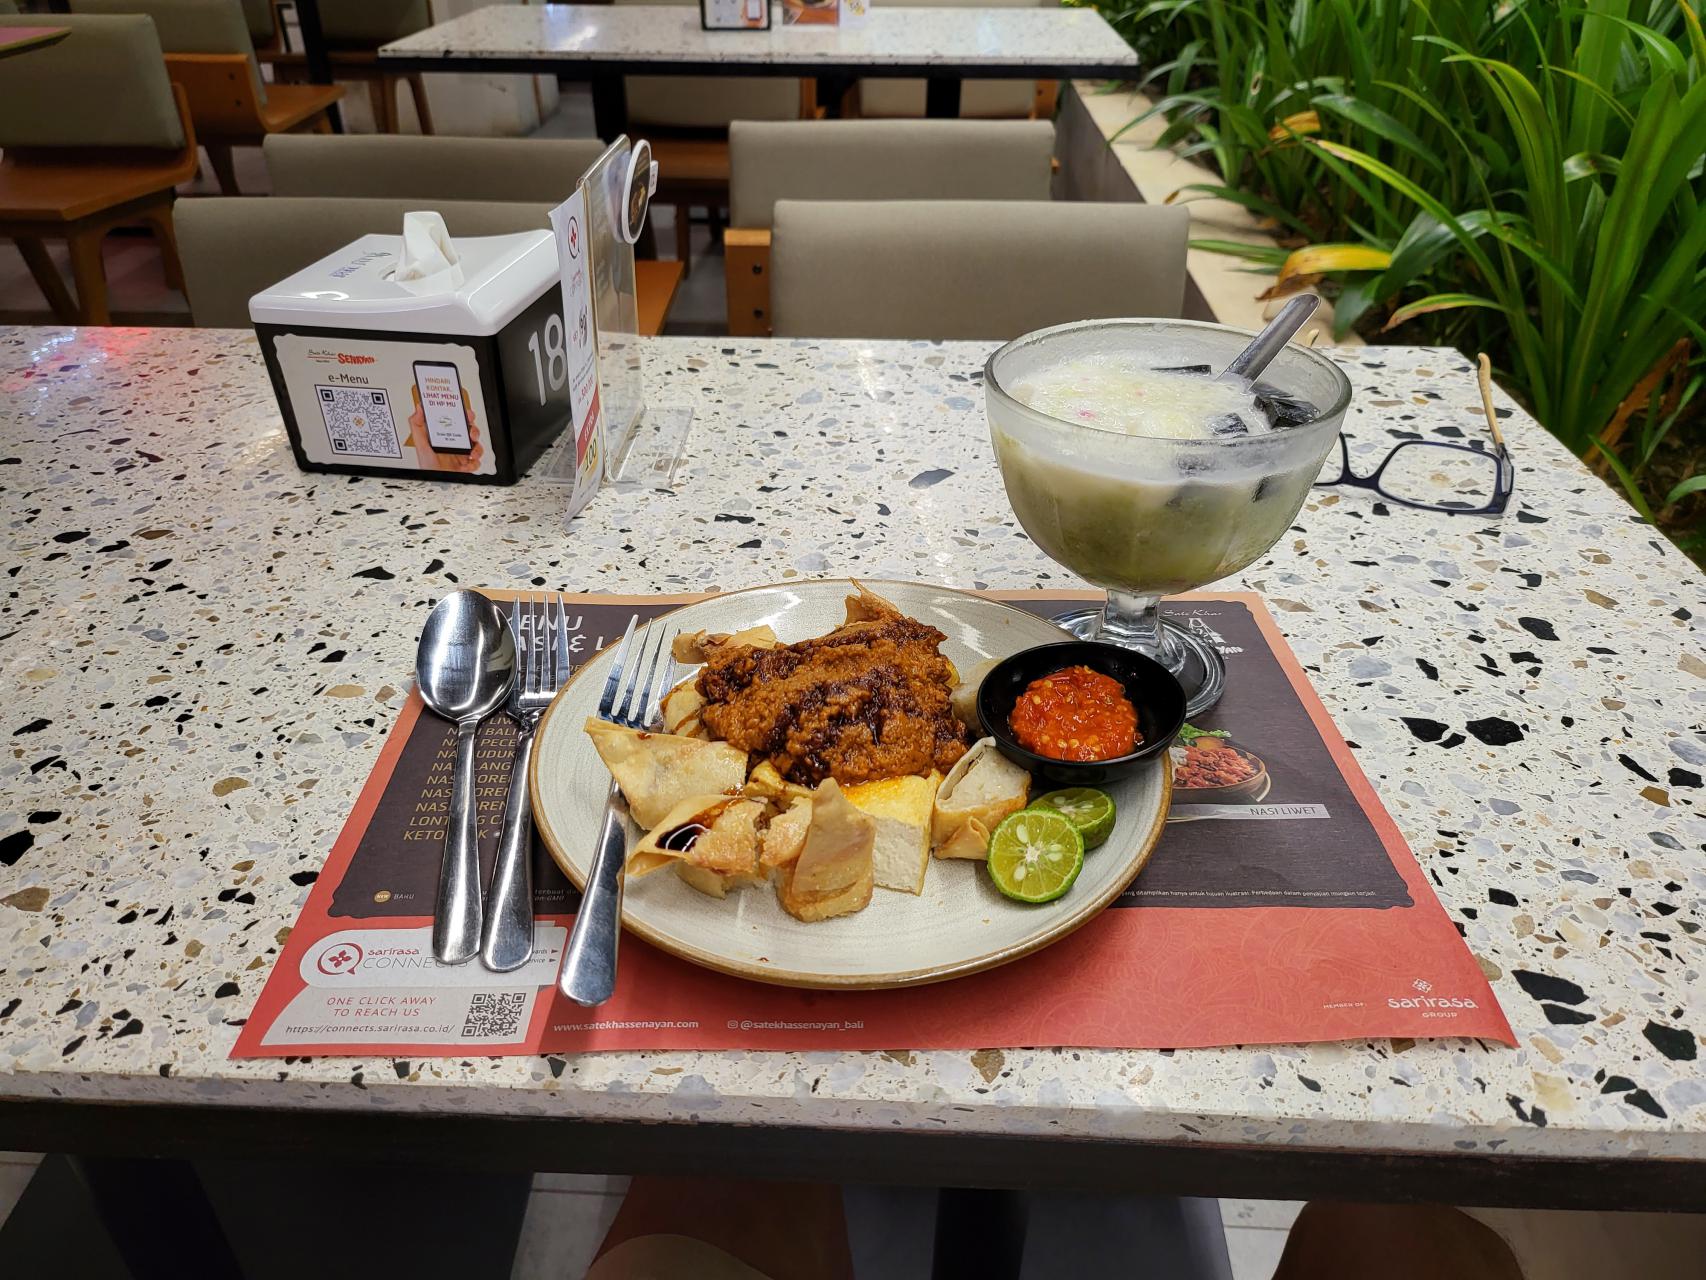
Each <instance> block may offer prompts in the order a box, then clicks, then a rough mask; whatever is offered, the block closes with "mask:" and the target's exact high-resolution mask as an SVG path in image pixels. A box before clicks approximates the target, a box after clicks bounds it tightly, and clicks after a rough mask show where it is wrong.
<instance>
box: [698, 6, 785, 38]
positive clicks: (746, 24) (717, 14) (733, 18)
mask: <svg viewBox="0 0 1706 1280" xmlns="http://www.w3.org/2000/svg"><path fill="white" fill-rule="evenodd" d="M699 25H700V26H701V27H703V28H704V29H705V30H706V31H767V30H769V28H770V0H699Z"/></svg>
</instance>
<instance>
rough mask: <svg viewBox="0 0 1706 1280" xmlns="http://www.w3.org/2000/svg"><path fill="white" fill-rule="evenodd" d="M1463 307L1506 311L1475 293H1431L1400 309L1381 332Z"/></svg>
mask: <svg viewBox="0 0 1706 1280" xmlns="http://www.w3.org/2000/svg"><path fill="white" fill-rule="evenodd" d="M1463 307H1484V308H1486V309H1487V310H1489V311H1503V310H1504V308H1503V307H1501V306H1500V305H1499V304H1498V303H1496V302H1494V301H1493V300H1492V299H1491V298H1483V297H1480V296H1478V295H1477V294H1473V293H1431V294H1429V295H1428V296H1427V297H1425V298H1417V299H1416V300H1415V301H1414V302H1409V303H1406V304H1405V305H1403V306H1401V307H1399V308H1398V309H1397V310H1396V311H1394V312H1393V313H1392V314H1391V316H1390V317H1388V318H1387V321H1386V323H1385V324H1384V325H1382V326H1381V332H1382V333H1385V332H1386V331H1387V330H1388V329H1396V328H1397V327H1398V326H1399V325H1401V324H1403V323H1404V322H1405V321H1406V320H1414V319H1415V318H1416V317H1417V316H1425V315H1429V314H1431V313H1432V312H1435V311H1455V310H1459V309H1461V308H1463Z"/></svg>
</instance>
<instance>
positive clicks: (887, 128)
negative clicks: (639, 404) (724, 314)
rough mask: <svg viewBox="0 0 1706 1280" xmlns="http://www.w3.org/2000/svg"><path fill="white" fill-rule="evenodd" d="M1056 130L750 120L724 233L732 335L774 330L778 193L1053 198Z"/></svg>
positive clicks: (734, 136) (1014, 123)
mask: <svg viewBox="0 0 1706 1280" xmlns="http://www.w3.org/2000/svg"><path fill="white" fill-rule="evenodd" d="M1053 151H1054V127H1053V126H1052V125H1050V124H1047V123H1043V122H1041V121H1034V122H1033V121H1024V120H1011V121H1006V120H1000V121H991V120H824V121H809V120H808V121H794V122H786V123H775V122H763V121H751V120H741V121H736V122H735V124H734V125H732V126H731V127H730V129H729V154H730V159H731V165H730V169H731V178H730V184H729V211H730V216H729V221H730V225H729V228H728V230H726V231H725V232H724V233H723V255H724V288H725V291H726V298H727V302H728V322H729V333H730V334H731V335H732V336H735V337H763V336H765V335H767V334H768V333H769V332H770V249H771V244H770V241H771V226H772V216H773V211H774V209H775V206H776V202H777V201H778V200H1047V199H1048V198H1049V187H1050V181H1051V177H1052V172H1051V169H1052V163H1053V155H1052V153H1053Z"/></svg>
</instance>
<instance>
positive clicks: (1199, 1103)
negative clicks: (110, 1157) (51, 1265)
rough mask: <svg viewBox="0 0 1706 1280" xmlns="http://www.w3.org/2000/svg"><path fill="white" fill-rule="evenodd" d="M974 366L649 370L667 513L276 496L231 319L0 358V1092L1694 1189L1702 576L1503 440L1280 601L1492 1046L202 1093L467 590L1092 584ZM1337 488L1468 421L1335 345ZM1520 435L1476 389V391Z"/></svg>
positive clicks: (1439, 363) (391, 1070)
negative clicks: (1348, 464) (1230, 1157)
mask: <svg viewBox="0 0 1706 1280" xmlns="http://www.w3.org/2000/svg"><path fill="white" fill-rule="evenodd" d="M986 354H987V346H986V345H985V344H975V343H951V344H940V345H931V344H924V343H894V342H890V343H851V342H824V343H812V342H781V341H777V342H758V341H752V340H715V339H669V338H665V339H657V340H653V341H652V342H651V344H650V345H649V347H648V349H647V369H648V378H649V387H650V393H649V394H650V396H651V398H652V401H653V403H656V404H673V405H691V406H692V409H693V414H694V421H693V426H692V431H691V435H690V437H689V440H688V444H687V451H686V454H685V456H684V458H683V461H682V464H681V467H680V470H679V472H678V477H677V481H678V482H677V489H676V492H675V493H674V494H673V495H669V494H657V493H618V492H612V491H606V492H605V493H603V494H601V495H599V496H598V497H597V499H596V500H595V502H594V503H593V505H592V506H591V507H590V508H588V510H587V512H586V513H585V514H583V515H582V516H581V517H580V518H579V519H577V520H576V521H575V522H574V524H573V526H572V527H571V528H570V529H569V530H568V531H567V532H565V530H564V528H563V525H562V522H561V519H560V511H561V508H562V503H563V494H562V491H561V490H560V489H558V488H555V487H552V486H549V485H547V484H544V483H539V482H531V481H529V482H523V483H522V484H520V485H519V486H517V487H514V488H510V489H500V488H485V487H475V486H456V485H433V484H430V483H409V482H398V481H386V480H375V479H367V478H351V477H344V476H328V475H308V474H304V473H302V472H300V471H298V470H297V468H296V466H295V464H294V463H293V461H292V459H291V455H290V453H289V451H288V448H287V445H286V441H285V436H284V431H283V428H282V426H281V424H280V420H279V416H278V413H277V410H276V407H275V405H274V401H273V395H272V391H271V389H270V387H269V385H268V382H267V377H266V373H265V370H264V368H263V366H262V363H261V361H260V358H259V355H258V353H257V350H256V347H255V342H254V339H253V337H252V335H250V334H249V333H247V332H240V331H220V330H182V329H178V330H136V329H130V330H126V329H88V330H81V331H79V330H70V329H39V328H11V329H0V520H3V525H0V539H3V542H0V546H3V551H0V572H3V573H4V579H3V581H4V587H5V591H4V595H3V596H0V644H3V646H4V648H3V653H4V662H5V672H6V694H5V698H6V706H5V711H4V721H3V723H0V737H3V739H4V741H5V742H6V743H7V744H8V751H7V754H6V757H5V759H4V760H3V761H0V1098H14V1099H16V1098H44V1097H58V1098H68V1099H106V1100H123V1101H135V1102H148V1101H162V1102H178V1103H183V1102H199V1103H205V1104H206V1105H208V1106H211V1107H216V1106H222V1105H226V1104H249V1105H255V1106H268V1107H284V1108H343V1109H371V1108H383V1109H385V1110H386V1111H389V1112H391V1113H396V1112H398V1111H401V1110H409V1109H414V1110H418V1111H437V1112H447V1111H457V1112H462V1113H483V1114H511V1115H547V1116H576V1117H597V1118H637V1119H650V1120H666V1121H667V1120H684V1119H689V1118H701V1119H704V1120H717V1119H722V1120H727V1121H738V1122H742V1123H752V1124H759V1125H786V1126H799V1125H804V1126H837V1127H842V1128H854V1129H882V1130H896V1129H900V1130H913V1131H932V1132H940V1131H942V1130H943V1129H952V1130H958V1131H965V1132H983V1133H1000V1134H1007V1135H1032V1134H1036V1135H1043V1134H1047V1135H1051V1136H1080V1137H1103V1138H1121V1139H1148V1140H1158V1141H1164V1142H1186V1143H1195V1142H1218V1143H1241V1144H1299V1145H1306V1146H1314V1147H1349V1148H1357V1149H1362V1150H1375V1151H1412V1152H1415V1151H1444V1152H1452V1151H1468V1152H1500V1153H1506V1154H1531V1155H1559V1156H1564V1155H1570V1156H1577V1155H1582V1156H1586V1155H1596V1156H1609V1157H1617V1156H1637V1155H1649V1156H1674V1157H1685V1158H1688V1159H1691V1160H1701V1159H1706V1069H1703V1065H1702V1062H1701V1060H1700V1058H1699V1056H1698V1040H1697V1037H1699V1036H1700V1035H1702V1034H1706V999H1703V998H1702V981H1701V972H1700V971H1701V959H1702V953H1701V935H1700V928H1701V923H1702V898H1703V890H1706V864H1703V862H1702V858H1701V850H1702V845H1703V843H1706V817H1703V815H1702V812H1701V798H1702V794H1703V793H1702V791H1701V789H1700V788H1701V775H1702V773H1706V736H1703V735H1702V722H1703V720H1706V660H1703V658H1702V654H1701V648H1702V646H1701V643H1700V631H1699V622H1698V617H1697V612H1698V610H1699V609H1700V608H1701V606H1702V603H1703V602H1706V580H1703V579H1702V576H1701V574H1700V573H1699V572H1698V571H1697V570H1696V569H1695V568H1693V567H1692V566H1691V565H1690V564H1689V563H1688V561H1687V560H1685V559H1684V558H1683V556H1682V555H1680V554H1679V553H1678V552H1677V551H1675V550H1674V549H1673V548H1671V547H1670V546H1669V544H1667V543H1666V542H1665V541H1664V539H1662V538H1661V537H1659V536H1658V535H1657V534H1655V533H1654V532H1653V531H1652V530H1650V529H1648V528H1646V527H1645V526H1643V525H1642V524H1640V523H1638V522H1637V520H1636V519H1635V518H1634V516H1633V515H1632V513H1631V511H1630V510H1629V509H1628V508H1627V507H1626V506H1624V505H1623V503H1622V502H1621V501H1620V499H1618V498H1617V497H1616V496H1615V495H1614V494H1613V493H1612V492H1611V491H1610V490H1609V489H1607V488H1606V487H1605V486H1604V485H1603V484H1602V483H1601V482H1600V481H1599V480H1597V479H1595V478H1594V477H1592V476H1591V475H1589V474H1588V473H1587V472H1586V471H1584V470H1583V469H1582V468H1581V467H1580V466H1579V465H1578V464H1577V463H1576V461H1575V460H1574V459H1573V458H1571V457H1570V456H1569V455H1568V454H1567V453H1566V452H1565V451H1564V450H1563V449H1561V448H1560V447H1559V446H1558V445H1556V444H1555V443H1554V442H1553V441H1552V440H1551V438H1550V437H1549V436H1547V435H1546V434H1545V433H1544V432H1543V431H1542V430H1541V429H1540V428H1539V427H1538V426H1536V425H1535V424H1534V423H1532V422H1531V421H1530V420H1529V419H1527V418H1526V417H1525V416H1524V415H1523V414H1521V413H1520V412H1513V413H1512V414H1511V415H1510V416H1509V418H1508V420H1507V422H1506V424H1505V429H1506V431H1507V433H1508V436H1509V441H1510V445H1511V448H1512V451H1513V454H1514V457H1515V459H1516V463H1517V467H1518V481H1517V501H1516V503H1515V505H1513V507H1512V509H1511V510H1510V512H1509V513H1507V514H1506V515H1505V516H1504V517H1503V518H1502V519H1487V518H1452V517H1446V516H1443V515H1438V514H1428V513H1424V512H1417V511H1409V510H1404V509H1396V508H1394V509H1390V510H1388V509H1386V508H1384V507H1382V506H1380V505H1378V504H1376V503H1375V502H1373V501H1372V500H1371V499H1370V498H1369V496H1368V495H1366V494H1361V493H1349V492H1347V493H1346V494H1344V495H1343V496H1341V495H1339V494H1337V493H1331V492H1325V491H1317V494H1316V496H1314V497H1312V498H1311V499H1310V500H1309V502H1308V504H1307V505H1306V507H1305V509H1304V510H1303V511H1302V512H1301V513H1300V515H1299V517H1298V520H1297V522H1296V525H1295V527H1294V529H1293V531H1292V533H1291V534H1290V536H1288V537H1286V538H1285V539H1283V540H1282V541H1281V543H1280V545H1279V546H1277V547H1276V548H1275V549H1274V552H1273V554H1272V555H1271V556H1270V557H1269V558H1267V559H1265V560H1262V561H1260V562H1258V563H1257V564H1255V565H1253V566H1252V567H1251V568H1250V569H1249V570H1248V571H1246V572H1245V573H1244V574H1242V575H1240V576H1239V577H1238V578H1235V579H1231V580H1228V581H1227V583H1226V584H1225V585H1226V586H1227V587H1228V588H1243V589H1249V590H1255V591H1260V592H1263V593H1264V594H1265V595H1266V597H1267V599H1268V602H1269V604H1270V606H1271V607H1272V609H1273V610H1274V612H1275V615H1276V616H1277V618H1278V620H1279V622H1280V625H1281V626H1282V627H1283V628H1284V630H1285V631H1286V633H1287V635H1288V636H1289V638H1290V641H1291V644H1292V645H1293V647H1294V648H1295V649H1296V651H1297V653H1298V656H1299V657H1300V659H1301V660H1302V661H1303V663H1304V664H1305V665H1306V666H1307V667H1308V668H1309V669H1310V671H1311V673H1312V676H1313V678H1314V680H1315V683H1316V687H1317V688H1318V689H1319V690H1320V693H1321V696H1322V698H1323V700H1324V701H1325V702H1326V704H1327V706H1328V708H1329V709H1330V710H1331V712H1332V714H1333V715H1334V717H1335V718H1336V719H1337V721H1338V723H1339V725H1340V726H1341V727H1342V728H1343V730H1344V732H1345V735H1346V736H1347V737H1348V738H1349V739H1350V740H1351V741H1352V743H1353V744H1354V748H1355V750H1356V752H1357V754H1358V757H1359V759H1360V761H1361V763H1362V766H1363V768H1364V769H1365V770H1366V771H1367V773H1368V775H1369V777H1370V778H1371V779H1372V781H1373V782H1374V784H1375V786H1376V787H1377V788H1378V790H1379V792H1380V795H1381V797H1382V799H1383V800H1384V801H1385V803H1386V805H1387V806H1388V807H1389V808H1390V810H1391V812H1392V815H1393V817H1394V818H1395V819H1396V820H1397V822H1398V825H1399V826H1400V828H1402V830H1403V832H1404V834H1405V836H1406V837H1407V838H1408V840H1409V841H1410V844H1411V846H1412V847H1413V848H1414V849H1415V851H1416V854H1417V856H1418V858H1419V859H1420V862H1421V865H1422V867H1423V868H1424V870H1425V871H1426V872H1427V874H1428V875H1429V877H1430V878H1431V879H1432V881H1433V882H1434V884H1435V885H1436V887H1437V890H1438V893H1439V896H1440V899H1441V901H1442V902H1443V903H1444V906H1445V908H1446V910H1447V912H1448V914H1449V915H1450V916H1451V917H1452V919H1454V920H1455V921H1456V922H1457V923H1458V925H1459V927H1460V928H1461V930H1462V931H1463V934H1464V937H1465V939H1466V940H1467V942H1468V945H1469V946H1470V947H1471V948H1472V950H1473V951H1474V954H1475V955H1476V956H1477V957H1478V958H1479V960H1480V963H1481V965H1482V967H1483V969H1484V970H1485V971H1486V972H1487V974H1488V975H1489V977H1490V978H1491V980H1492V982H1493V985H1494V987H1495V989H1496V990H1497V992H1498V995H1499V998H1500V1000H1501V1002H1502V1003H1503V1005H1504V1007H1505V1010H1506V1011H1507V1013H1508V1014H1509V1017H1510V1021H1511V1024H1512V1026H1513V1028H1514V1029H1515V1030H1516V1032H1517V1035H1518V1040H1519V1044H1518V1047H1517V1048H1515V1049H1508V1048H1502V1047H1498V1046H1491V1045H1486V1044H1482V1043H1479V1042H1460V1041H1440V1042H1414V1043H1410V1042H1387V1041H1380V1042H1373V1043H1352V1044H1344V1045H1310V1046H1267V1047H1253V1048H1228V1049H1219V1050H1197V1051H1189V1052H1184V1051H1181V1052H1177V1053H1167V1052H1149V1051H1145V1052H1080V1051H1071V1050H1067V1051H1054V1050H1050V1051H1030V1050H1007V1051H1005V1052H1004V1053H995V1052H983V1053H979V1054H976V1055H973V1054H968V1053H965V1052H932V1053H889V1054H881V1053H868V1054H866V1053H853V1054H837V1053H833V1052H824V1053H811V1054H787V1053H738V1052H730V1053H711V1054H697V1053H610V1054H589V1055H583V1056H570V1057H567V1058H564V1057H555V1058H507V1059H484V1058H472V1059H468V1060H465V1061H450V1060H434V1061H418V1060H417V1061H410V1060H391V1059H382V1060H353V1059H332V1058H326V1059H315V1060H312V1061H307V1060H288V1061H285V1062H279V1061H241V1062H233V1061H230V1060H228V1058H227V1054H228V1053H229V1051H230V1048H231V1045H232V1043H233V1040H234V1039H235V1036H236V1028H237V1026H238V1025H239V1024H240V1023H241V1022H242V1021H243V1019H244V1018H245V1016H246V1015H247V1014H248V1012H249V1009H250V1006H251V1004H252V1003H253V1001H254V1000H255V998H256V996H257V994H258V993H259V991H260V988H261V984H262V981H263V979H264V977H265V975H266V973H267V970H268V967H269V966H270V965H271V963H272V961H273V959H274V957H275V956H276V955H277V954H278V950H279V947H280V944H281V942H282V940H283V939H284V937H285V936H286V933H287V931H288V929H289V927H290V925H291V923H292V921H293V920H294V919H295V916H296V914H297V911H298V909H299V908H300V906H301V904H302V903H303V901H304V900H305V898H306V897H307V894H308V892H309V889H308V886H309V884H310V883H311V882H312V880H313V878H314V876H315V873H316V871H317V869H318V868H319V866H320V864H321V861H322V859H323V858H324V856H325V853H326V851H327V850H328V849H329V848H330V846H331V844H332V841H333V838H334V836H335V835H336V833H337V830H338V828H339V826H340V824H341V823H342V822H343V820H344V817H345V814H346V813H347V812H348V810H349V807H350V805H351V802H352V800H353V798H354V796H355V794H356V792H357V790H358V788H359V787H360V785H361V783H362V781H363V779H364V778H365V777H366V775H367V773H368V770H369V769H370V767H371V766H372V764H373V761H374V758H375V756H376V754H377V752H378V750H379V746H380V742H381V739H382V738H383V736H384V733H385V730H386V727H387V726H388V725H389V724H390V723H391V721H392V719H393V718H394V717H395V716H396V715H397V713H398V711H399V709H400V708H401V707H402V705H403V701H404V695H405V690H406V688H407V684H408V679H409V672H410V668H411V665H412V660H413V654H414V648H415V639H416V628H417V627H418V626H419V623H420V621H421V619H423V618H424V617H425V616H426V611H427V609H428V607H429V605H430V604H431V602H432V601H433V600H434V599H435V598H436V597H437V596H439V595H440V594H442V593H443V592H444V591H446V590H447V589H449V588H451V587H452V586H453V585H455V584H458V583H461V584H467V585H487V586H493V587H520V586H528V585H538V586H549V587H555V588H564V589H567V590H570V591H582V590H585V591H613V592H614V591H630V592H631V591H642V590H643V591H656V592H683V591H712V590H718V589H732V588H737V587H745V586H749V585H753V584H757V583H763V582H768V581H774V580H777V579H784V578H789V577H802V578H804V577H810V576H814V575H823V576H832V575H842V574H847V573H856V574H860V575H865V576H871V577H896V578H911V579H920V580H928V581H932V582H938V583H943V584H947V585H951V586H956V587H971V588H979V587H1026V586H1033V585H1043V586H1056V587H1059V586H1069V585H1075V584H1074V583H1073V582H1072V581H1071V580H1070V579H1068V578H1066V577H1065V576H1064V575H1063V574H1062V573H1061V571H1060V570H1058V569H1057V568H1055V567H1054V566H1053V565H1052V564H1051V563H1050V562H1049V561H1048V560H1047V559H1046V558H1045V557H1044V556H1043V555H1042V554H1041V553H1040V552H1039V551H1038V550H1037V549H1036V547H1034V546H1033V545H1032V544H1031V543H1030V542H1029V541H1028V540H1027V539H1026V538H1025V537H1024V535H1023V534H1022V533H1021V532H1020V531H1019V530H1018V528H1017V527H1016V526H1015V523H1014V521H1013V518H1012V515H1011V513H1010V511H1009V509H1008V506H1007V502H1006V499H1005V497H1004V496H1003V493H1002V489H1001V484H1000V480H999V477H998V475H997V471H996V467H995V462H994V459H993V457H992V454H991V450H990V447H989V444H988V437H987V433H986V429H985V425H984V420H983V408H982V399H981V390H980V387H979V383H978V376H979V370H980V368H981V364H982V361H983V359H984V357H985V355H986ZM1339 358H1340V360H1341V362H1342V363H1343V365H1344V368H1345V370H1346V372H1347V373H1348V374H1349V375H1350V377H1351V380H1352V382H1353V383H1354V384H1355V387H1356V400H1355V404H1354V407H1353V410H1352V413H1351V416H1350V419H1349V420H1348V424H1347V425H1348V429H1349V431H1350V432H1351V433H1352V434H1353V435H1354V436H1355V438H1356V446H1355V448H1356V452H1357V453H1358V454H1359V455H1360V456H1361V458H1362V462H1363V466H1364V467H1365V468H1366V467H1367V466H1368V465H1369V456H1370V455H1375V454H1378V453H1379V452H1380V451H1382V450H1384V449H1385V448H1387V447H1388V446H1389V444H1390V443H1391V441H1392V440H1393V439H1395V438H1403V437H1405V436H1406V435H1408V434H1409V433H1413V432H1420V433H1429V434H1432V435H1435V436H1439V437H1443V438H1450V439H1460V438H1463V437H1465V436H1470V435H1474V434H1476V433H1478V432H1479V431H1481V430H1484V425H1483V424H1482V423H1481V420H1480V417H1479V413H1478V410H1477V402H1478V398H1477V394H1476V391H1475V384H1474V379H1473V376H1472V374H1471V372H1470V367H1469V364H1468V363H1467V361H1465V360H1464V359H1463V358H1462V357H1461V356H1459V355H1457V354H1456V353H1455V352H1449V351H1438V350H1421V349H1401V348H1392V347H1369V348H1365V349H1362V350H1358V351H1347V352H1344V353H1342V354H1340V356H1339ZM1506 403H1507V404H1508V402H1506Z"/></svg>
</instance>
